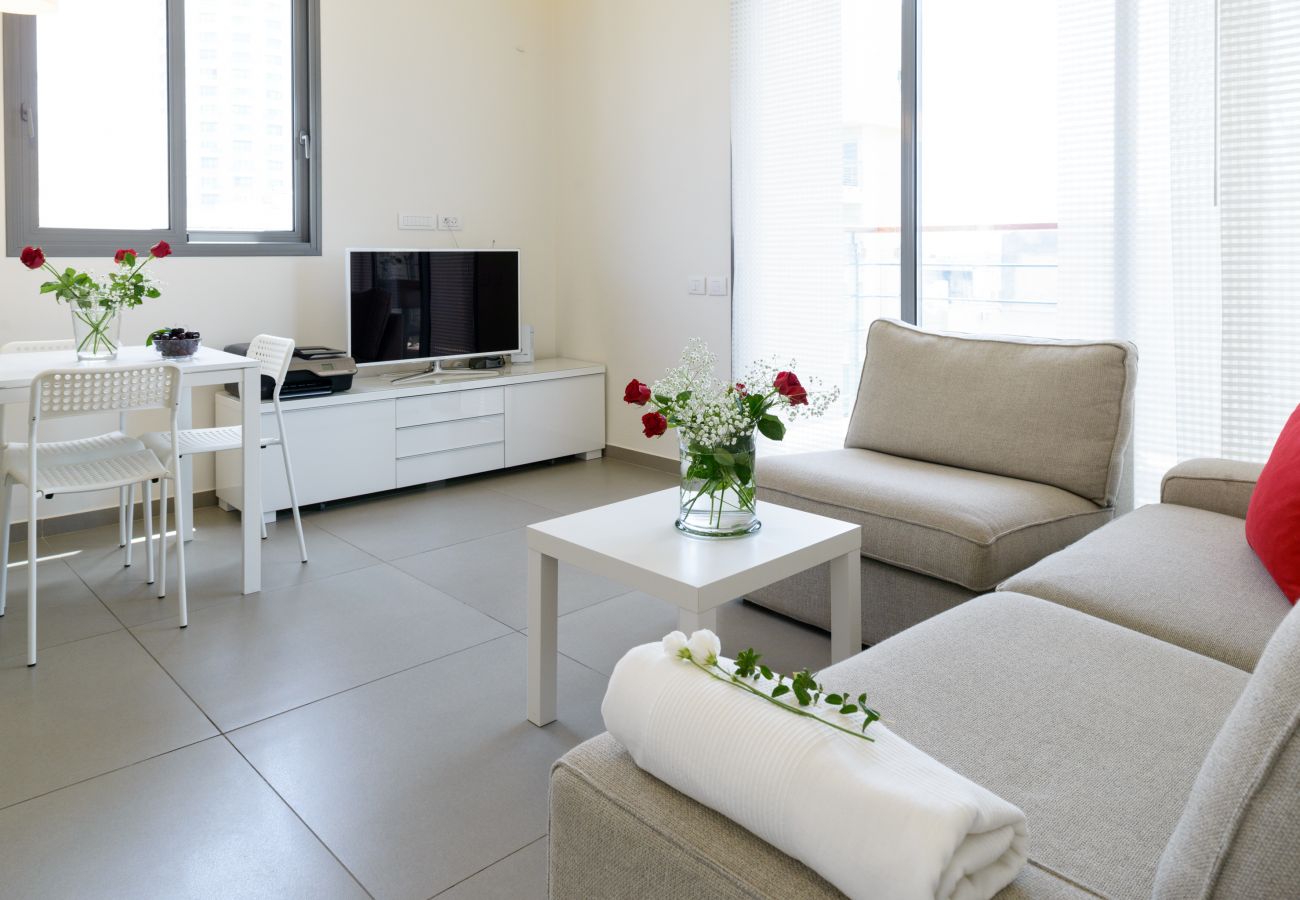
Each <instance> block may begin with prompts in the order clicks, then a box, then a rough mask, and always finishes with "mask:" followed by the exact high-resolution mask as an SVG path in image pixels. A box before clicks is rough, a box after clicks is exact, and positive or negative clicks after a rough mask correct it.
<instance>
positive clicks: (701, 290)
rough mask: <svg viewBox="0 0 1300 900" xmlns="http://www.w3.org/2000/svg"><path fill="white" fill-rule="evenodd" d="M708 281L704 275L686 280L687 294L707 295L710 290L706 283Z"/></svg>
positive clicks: (692, 276) (689, 277) (693, 276)
mask: <svg viewBox="0 0 1300 900" xmlns="http://www.w3.org/2000/svg"><path fill="white" fill-rule="evenodd" d="M707 281H708V279H707V278H706V277H705V276H704V275H691V276H688V277H687V279H686V293H688V294H706V293H708V289H707V288H706V287H705V283H706V282H707Z"/></svg>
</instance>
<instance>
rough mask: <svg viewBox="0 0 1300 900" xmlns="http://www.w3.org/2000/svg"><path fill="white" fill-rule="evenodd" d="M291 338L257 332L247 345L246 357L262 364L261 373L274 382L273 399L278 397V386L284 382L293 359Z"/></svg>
mask: <svg viewBox="0 0 1300 900" xmlns="http://www.w3.org/2000/svg"><path fill="white" fill-rule="evenodd" d="M293 348H294V343H293V338H283V337H276V336H275V335H273V334H259V335H258V336H257V337H255V338H253V341H252V343H250V344H249V345H248V354H247V356H248V358H249V359H255V360H257V361H258V362H260V363H261V364H262V374H263V375H265V376H266V377H267V378H270V379H271V380H272V381H274V382H275V392H274V393H273V394H272V395H271V396H272V397H273V398H275V399H277V400H278V399H279V397H280V386H281V385H283V384H284V376H285V373H287V372H288V371H289V363H290V362H291V361H292V360H293Z"/></svg>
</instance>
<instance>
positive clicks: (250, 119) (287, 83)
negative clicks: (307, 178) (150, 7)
mask: <svg viewBox="0 0 1300 900" xmlns="http://www.w3.org/2000/svg"><path fill="white" fill-rule="evenodd" d="M185 31H186V36H185V59H186V70H185V94H186V100H185V108H186V117H187V118H188V120H189V121H188V126H189V127H188V131H189V140H188V142H187V167H186V174H187V178H188V180H189V186H188V190H187V200H188V204H189V214H188V219H189V222H188V224H189V230H190V231H191V232H195V231H289V230H291V229H292V228H293V227H294V193H293V183H294V179H293V167H294V155H295V147H296V145H295V140H296V135H295V134H294V129H293V3H292V0H234V2H231V0H186V4H185Z"/></svg>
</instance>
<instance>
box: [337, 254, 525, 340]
mask: <svg viewBox="0 0 1300 900" xmlns="http://www.w3.org/2000/svg"><path fill="white" fill-rule="evenodd" d="M347 285H348V352H349V353H350V354H351V356H352V358H353V359H354V360H356V363H357V365H359V366H367V365H378V364H380V363H390V364H391V363H396V362H416V361H428V362H434V361H437V360H444V359H464V358H466V357H474V356H495V355H498V354H505V353H514V352H516V351H518V350H519V349H520V348H519V251H518V250H349V251H347Z"/></svg>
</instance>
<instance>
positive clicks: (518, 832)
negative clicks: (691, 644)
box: [230, 634, 605, 900]
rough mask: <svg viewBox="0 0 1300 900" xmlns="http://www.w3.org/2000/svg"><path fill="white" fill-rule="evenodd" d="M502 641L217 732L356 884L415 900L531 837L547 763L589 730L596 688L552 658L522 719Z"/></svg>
mask: <svg viewBox="0 0 1300 900" xmlns="http://www.w3.org/2000/svg"><path fill="white" fill-rule="evenodd" d="M525 646H526V641H525V639H524V638H523V637H522V636H521V635H518V634H510V635H507V636H506V637H503V638H501V639H499V640H496V641H492V642H491V643H488V644H484V645H481V646H478V647H474V648H472V649H470V650H466V651H464V652H462V653H457V654H455V655H454V656H450V657H446V658H443V659H440V660H438V661H436V662H432V663H429V664H428V665H424V666H420V667H418V668H415V669H411V670H409V671H406V672H402V673H401V674H398V675H394V676H393V677H391V678H385V679H383V680H382V681H377V682H375V683H373V684H369V685H366V686H364V687H361V688H358V689H357V690H355V691H349V692H347V693H344V694H340V695H338V696H335V697H331V698H329V699H328V700H325V701H322V702H320V703H315V704H312V705H311V706H307V707H304V708H302V709H298V710H294V711H292V712H288V713H285V714H284V715H281V716H276V717H275V718H274V719H270V720H268V721H265V722H259V723H257V724H256V725H253V726H250V727H249V728H245V729H241V730H239V731H236V732H234V733H232V734H231V735H230V738H231V740H232V741H233V742H234V743H235V745H236V746H237V747H238V748H239V749H240V751H241V752H243V753H244V754H245V756H247V757H248V759H249V761H250V762H252V764H253V765H254V766H256V767H257V769H258V771H259V772H261V773H262V774H263V775H264V776H265V777H266V779H267V780H268V781H269V782H270V783H271V784H272V785H273V786H274V787H275V788H276V790H277V791H278V792H279V793H280V794H281V796H283V797H284V798H285V800H286V801H287V802H288V803H289V804H290V805H291V806H292V807H293V808H294V809H295V810H297V812H298V813H299V814H300V815H301V816H302V818H303V820H304V821H305V822H306V823H307V824H308V825H309V826H310V827H311V828H312V830H313V831H314V832H315V833H316V834H318V835H319V836H320V837H321V839H322V840H323V841H324V842H325V843H326V844H327V845H328V846H329V847H330V848H331V849H332V850H333V851H334V852H335V853H336V854H337V855H338V857H339V858H340V859H341V860H342V861H343V862H344V864H345V865H347V867H348V868H349V869H350V870H351V871H352V872H353V873H354V874H356V876H357V877H358V878H359V879H360V881H361V883H362V884H364V885H365V886H366V888H367V889H368V890H369V891H371V893H373V894H374V895H375V896H376V897H380V898H417V900H419V898H427V897H430V896H432V895H434V894H436V893H438V892H439V891H442V890H445V889H446V888H448V887H450V886H452V885H454V884H456V883H457V882H459V881H461V880H463V879H465V878H467V877H468V876H470V875H472V874H474V873H475V872H477V871H478V870H480V869H482V868H484V867H485V866H488V865H490V864H491V863H493V862H495V861H496V860H499V859H502V858H503V857H505V856H506V855H507V854H509V853H512V852H514V851H515V850H517V849H519V848H521V847H523V846H525V845H526V844H528V843H529V842H531V841H534V840H536V839H537V838H539V837H541V836H543V835H544V834H545V833H546V828H547V801H546V791H547V781H548V774H549V769H550V765H551V763H552V762H553V761H554V760H555V759H556V758H557V757H559V756H560V755H561V754H563V753H564V752H565V751H566V750H568V749H569V748H570V747H572V746H574V745H575V744H577V743H578V742H579V741H581V740H584V739H585V738H587V737H589V736H591V735H593V734H596V733H598V732H600V731H602V730H603V728H604V726H603V723H602V721H601V718H600V700H601V697H602V695H603V693H604V688H605V679H603V678H601V677H600V676H599V675H596V674H595V673H593V672H591V671H590V670H588V669H585V668H583V667H581V666H578V665H577V664H575V663H573V662H571V661H569V660H565V659H561V660H560V666H559V707H560V710H559V712H560V718H559V720H558V721H556V722H553V723H552V724H550V725H548V726H547V727H545V728H537V727H535V726H533V725H532V724H530V723H529V722H527V721H526V720H525V718H524V713H525V686H524V656H525Z"/></svg>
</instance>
